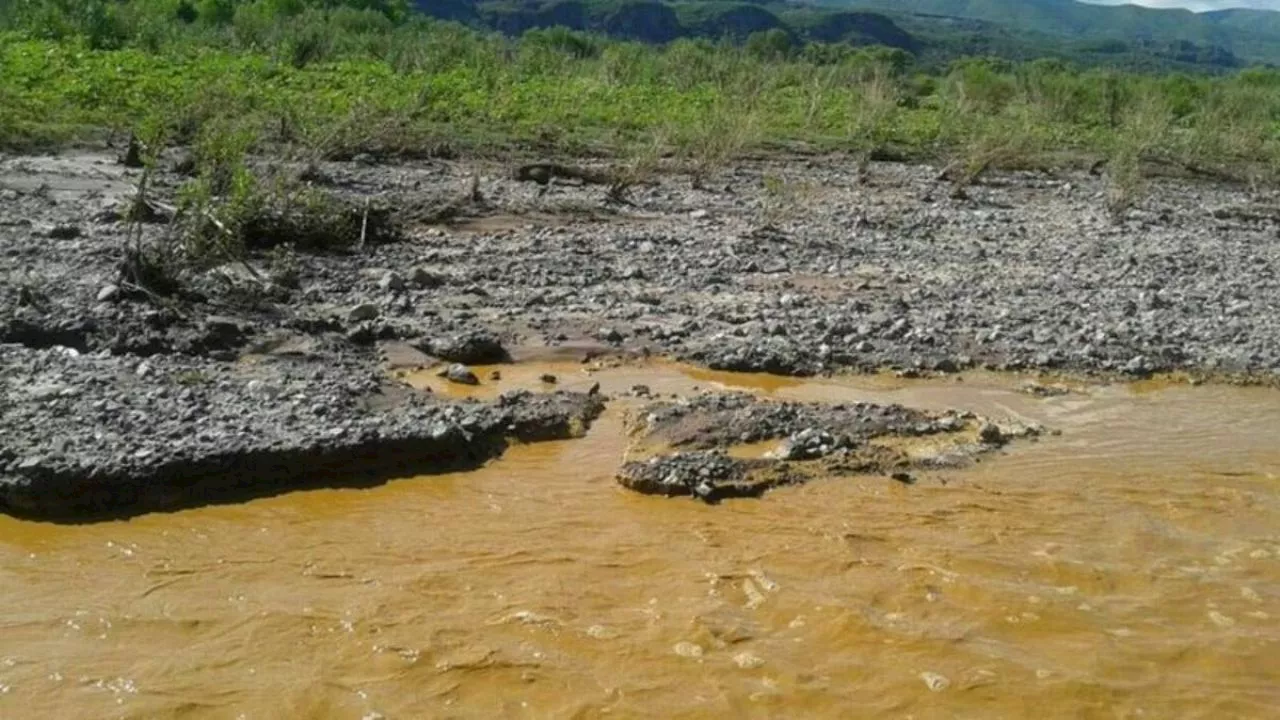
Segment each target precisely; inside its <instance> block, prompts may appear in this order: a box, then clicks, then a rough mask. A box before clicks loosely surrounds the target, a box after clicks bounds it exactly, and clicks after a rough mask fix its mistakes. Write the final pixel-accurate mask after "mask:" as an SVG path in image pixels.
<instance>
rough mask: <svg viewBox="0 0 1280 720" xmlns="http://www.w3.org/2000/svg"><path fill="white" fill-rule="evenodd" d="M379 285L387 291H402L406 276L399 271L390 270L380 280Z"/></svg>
mask: <svg viewBox="0 0 1280 720" xmlns="http://www.w3.org/2000/svg"><path fill="white" fill-rule="evenodd" d="M378 287H379V288H380V289H382V290H383V291H386V292H400V291H401V290H404V288H405V282H404V277H403V276H402V275H400V273H398V272H395V271H390V272H388V273H387V274H385V275H383V276H382V277H381V278H380V279H379V280H378Z"/></svg>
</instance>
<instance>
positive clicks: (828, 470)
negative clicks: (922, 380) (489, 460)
mask: <svg viewBox="0 0 1280 720" xmlns="http://www.w3.org/2000/svg"><path fill="white" fill-rule="evenodd" d="M628 424H629V431H630V434H631V435H632V436H633V437H635V438H636V441H637V442H636V444H635V445H633V447H632V448H631V450H630V452H629V454H630V455H633V456H637V455H639V456H644V455H647V456H648V457H641V458H640V459H632V460H630V461H628V462H627V463H625V464H624V465H623V466H622V468H621V469H620V470H619V472H618V482H619V483H620V484H622V485H623V486H624V487H626V488H629V489H632V490H635V491H637V492H642V493H646V494H650V495H692V496H695V497H698V498H700V499H702V500H705V501H707V502H711V503H714V502H717V501H719V500H721V499H724V498H728V497H757V496H759V495H762V494H763V493H765V492H766V491H768V490H770V489H772V488H774V487H778V486H781V485H791V484H797V483H801V482H804V481H806V480H808V479H810V478H813V477H831V476H840V475H851V474H888V475H891V476H892V477H893V478H894V479H895V480H897V481H899V482H904V483H911V482H914V478H913V477H912V475H911V474H910V472H909V470H912V469H916V468H939V467H951V468H954V467H963V466H964V465H966V464H968V463H970V462H971V461H973V460H974V459H976V458H977V457H979V456H981V455H984V454H986V453H988V452H990V451H992V450H995V449H997V448H999V447H1001V446H1003V445H1004V444H1005V443H1007V442H1009V441H1011V440H1013V439H1014V438H1015V437H1035V436H1038V435H1040V434H1041V433H1042V432H1043V428H1040V427H1038V426H1034V425H1021V426H1012V425H1010V426H1007V427H1001V426H1000V425H998V424H996V423H993V422H990V421H988V420H984V419H982V418H979V417H977V416H976V415H974V414H973V413H969V412H963V413H959V412H950V413H938V414H934V413H927V412H923V411H920V410H913V409H911V408H907V407H903V406H901V405H877V404H872V403H835V404H829V403H815V402H810V403H798V402H777V401H768V400H761V399H759V398H758V397H756V396H755V395H751V394H749V393H741V392H739V393H706V394H703V395H700V396H697V397H695V398H692V399H688V400H682V401H661V402H657V403H653V404H651V405H648V406H645V407H642V408H640V409H638V410H636V411H634V412H633V413H631V414H630V416H629V423H628ZM769 441H777V443H776V445H775V446H774V447H772V448H768V449H765V450H764V451H763V452H759V451H760V450H761V449H762V448H761V445H762V444H764V443H767V442H769ZM735 448H744V449H745V450H746V451H747V452H746V455H747V456H746V457H738V456H734V455H733V454H732V452H733V450H734V449H735Z"/></svg>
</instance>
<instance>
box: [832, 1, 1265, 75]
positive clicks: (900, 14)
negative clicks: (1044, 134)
mask: <svg viewBox="0 0 1280 720" xmlns="http://www.w3.org/2000/svg"><path fill="white" fill-rule="evenodd" d="M821 4H822V5H824V6H826V7H830V8H842V9H843V8H855V9H860V10H872V11H877V12H883V13H885V14H887V15H889V16H890V17H893V18H894V19H896V20H898V21H899V22H902V21H903V20H904V19H905V18H910V17H915V18H916V24H917V25H919V24H921V23H924V24H926V25H928V24H933V25H938V24H940V23H942V22H944V19H946V18H963V19H970V20H982V21H987V22H991V23H996V24H998V25H1000V26H1002V27H1003V28H1005V29H1007V30H1009V31H1013V32H1019V33H1021V32H1034V33H1040V34H1043V35H1046V36H1056V37H1058V38H1062V39H1066V40H1069V41H1071V42H1075V43H1084V44H1086V45H1087V44H1096V43H1100V42H1103V41H1111V42H1115V41H1119V42H1124V43H1127V44H1131V45H1142V44H1147V45H1149V46H1150V45H1154V46H1162V47H1179V46H1185V44H1186V43H1193V44H1195V45H1196V46H1198V47H1200V48H1201V49H1202V51H1203V50H1204V49H1211V48H1216V49H1217V52H1216V53H1212V52H1211V53H1210V54H1217V55H1220V56H1223V57H1225V56H1226V55H1228V54H1230V55H1235V56H1237V57H1239V58H1241V59H1242V60H1243V61H1245V62H1269V63H1280V12H1271V11H1265V10H1222V11H1217V12H1208V13H1193V12H1191V11H1190V10H1183V9H1157V8H1147V7H1140V6H1137V5H1092V4H1088V3H1084V2H1077V1H1076V0H821ZM907 24H910V23H907Z"/></svg>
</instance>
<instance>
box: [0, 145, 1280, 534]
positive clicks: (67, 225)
mask: <svg viewBox="0 0 1280 720" xmlns="http://www.w3.org/2000/svg"><path fill="white" fill-rule="evenodd" d="M315 170H316V172H320V173H323V174H324V176H325V177H326V178H327V179H328V181H329V183H328V184H327V186H326V187H327V188H328V189H330V190H332V191H333V192H335V193H337V194H339V195H341V196H343V197H344V198H345V199H347V200H354V201H357V202H363V200H365V199H367V198H372V197H374V196H378V197H380V198H393V199H395V202H396V203H398V204H397V205H396V208H397V215H398V217H399V219H400V220H401V222H402V223H404V225H405V230H406V240H405V241H404V242H397V243H386V244H375V243H371V244H369V245H368V246H367V247H364V248H362V249H361V250H360V251H359V252H354V253H345V254H342V253H331V254H318V255H308V254H301V253H299V254H296V255H293V256H292V257H290V258H288V259H289V261H290V267H288V268H287V269H282V268H280V267H277V266H276V265H277V264H278V261H279V259H280V258H279V257H276V256H274V255H273V256H268V255H266V254H262V255H253V256H251V257H249V258H248V259H247V262H246V263H231V264H228V265H225V266H222V267H218V268H213V269H211V270H208V271H205V272H201V273H192V274H190V275H189V276H188V277H185V278H184V279H183V291H182V293H181V294H180V295H179V296H178V297H176V298H174V299H173V300H170V301H165V302H157V301H156V300H155V299H154V298H151V297H149V296H147V295H146V294H145V293H141V292H139V291H138V290H137V289H136V288H133V287H131V286H130V285H128V283H125V282H123V281H122V278H121V276H120V273H119V271H118V269H119V265H120V262H121V259H122V248H123V246H124V241H125V237H126V232H127V228H126V226H125V224H124V223H123V222H121V220H120V218H121V214H120V212H119V208H120V207H125V206H127V205H126V201H127V200H128V199H129V198H130V196H131V193H132V189H133V183H134V182H135V181H136V180H137V179H138V173H139V172H140V171H138V170H131V169H127V168H123V167H120V166H118V165H116V164H115V163H114V161H113V160H112V159H111V158H109V157H108V156H105V155H102V156H98V155H92V154H70V155H64V156H42V157H10V158H0V196H2V197H3V202H0V373H2V376H3V378H4V380H3V382H4V386H3V387H4V395H3V398H2V404H0V498H3V499H0V506H3V507H5V508H7V509H9V510H11V511H14V512H22V511H30V512H33V513H35V512H37V511H39V512H50V513H55V512H56V511H57V509H58V507H62V508H63V509H64V510H66V511H67V513H68V514H75V513H76V512H88V511H100V510H104V509H106V508H107V507H108V506H110V507H112V508H116V509H119V508H120V507H123V506H125V505H128V504H129V503H130V502H132V503H135V504H138V505H139V506H141V505H145V504H146V503H148V502H153V503H158V504H160V505H164V504H165V503H170V504H172V503H180V502H191V501H192V500H193V495H192V493H191V492H187V493H186V494H185V496H184V497H178V498H173V497H170V496H171V495H174V494H175V493H176V494H177V495H179V496H183V495H184V493H183V492H181V491H179V490H176V489H175V488H173V487H168V488H167V489H165V490H164V491H163V492H161V491H159V490H157V491H156V492H154V493H151V496H150V497H149V498H148V497H145V496H146V495H147V493H144V492H142V491H141V490H136V489H137V488H143V487H150V484H149V483H151V481H152V480H154V479H155V478H158V477H162V476H163V473H160V474H157V472H158V471H155V470H154V469H155V468H157V467H168V466H167V465H165V463H166V462H169V461H170V460H173V459H174V458H187V460H186V462H188V463H189V464H190V463H195V462H197V461H201V462H203V461H205V460H209V459H210V458H222V459H223V460H226V459H228V458H237V457H238V458H240V459H241V460H243V459H244V458H247V457H250V456H253V457H257V458H259V459H261V458H263V457H270V456H267V455H261V454H258V455H255V454H254V453H265V452H271V453H276V454H277V455H276V456H278V457H284V456H283V455H280V453H295V454H301V455H303V456H305V455H307V453H311V454H312V455H317V453H319V451H320V450H321V449H324V448H344V447H345V448H347V449H348V450H350V449H351V448H353V447H357V446H359V447H364V446H363V445H359V443H363V442H365V439H366V438H371V437H373V436H374V435H376V436H378V437H388V438H406V437H415V438H416V437H419V436H420V434H421V433H424V432H427V433H429V429H430V428H432V427H436V426H437V425H438V424H439V423H454V424H456V425H457V426H458V427H462V426H463V421H464V420H468V419H470V420H469V422H470V423H471V424H473V425H476V426H477V427H480V428H497V427H498V426H500V425H501V424H502V422H505V417H506V415H505V414H504V413H507V412H508V411H509V410H510V408H506V409H503V408H499V407H498V406H497V405H496V404H491V405H493V406H492V407H489V406H488V405H486V404H484V403H473V404H460V403H446V402H441V401H438V400H434V399H431V398H416V399H412V400H403V399H397V400H396V401H395V402H390V401H389V400H387V398H388V397H390V396H396V397H397V398H398V397H399V394H401V391H400V390H389V389H388V386H387V383H386V380H385V377H384V374H383V370H382V368H381V366H380V363H379V360H378V346H379V344H380V343H382V342H384V341H391V340H394V341H401V342H407V343H409V344H411V345H413V346H414V347H416V348H418V349H420V350H422V351H423V352H424V353H426V354H428V355H431V356H433V357H435V358H437V359H439V360H441V361H444V362H448V363H461V364H476V365H481V364H491V363H496V362H503V361H507V360H509V359H510V357H511V355H512V354H513V353H514V352H515V351H517V350H519V349H521V348H525V347H529V346H557V345H564V346H569V347H597V348H600V349H599V350H598V351H599V352H619V353H622V352H628V353H630V352H644V353H651V354H657V355H665V356H668V357H673V358H677V359H681V360H685V361H689V362H693V363H698V364H701V365H704V366H707V367H710V368H714V369H725V370H741V371H764V372H771V373H778V374H786V375H813V374H821V373H829V372H840V371H868V370H879V369H884V368H889V369H894V370H897V371H899V372H901V373H902V374H904V375H907V376H917V375H924V374H930V373H953V372H958V371H963V370H965V369H967V368H972V367H989V368H995V369H1007V370H1021V369H1028V370H1054V371H1060V372H1064V373H1079V374H1103V375H1106V376H1129V377H1143V376H1148V375H1151V374H1153V373H1160V372H1166V371H1184V372H1187V373H1189V374H1192V375H1194V376H1197V377H1200V378H1205V379H1210V380H1213V379H1229V378H1242V377H1243V378H1249V379H1252V380H1257V381H1262V382H1268V383H1274V382H1276V380H1277V379H1280V312H1277V309H1280V272H1278V270H1280V242H1278V241H1277V234H1276V228H1277V225H1278V224H1280V209H1278V207H1280V206H1278V205H1277V203H1275V202H1273V201H1270V200H1268V199H1267V198H1259V197H1255V196H1252V195H1251V194H1250V193H1249V192H1248V191H1247V190H1245V189H1243V188H1236V187H1229V186H1223V185H1210V184H1201V183H1192V182H1187V181H1180V180H1167V179H1166V180H1155V181H1153V184H1152V192H1151V193H1150V194H1149V195H1148V196H1147V197H1145V198H1143V199H1141V200H1140V202H1139V203H1138V204H1137V206H1136V208H1135V209H1133V210H1132V211H1130V213H1129V215H1128V217H1127V218H1125V219H1123V220H1122V221H1120V222H1115V221H1113V220H1112V219H1110V218H1109V217H1108V215H1107V212H1106V210H1105V208H1104V203H1103V201H1102V198H1103V196H1104V192H1105V179H1100V178H1094V177H1091V176H1088V175H1085V174H1074V173H1062V174H1059V175H1057V176H1054V175H1050V174H1044V173H1021V174H1011V175H1004V176H999V177H996V178H992V179H990V180H988V181H987V182H986V183H985V184H979V185H977V186H975V187H972V188H970V190H969V192H968V198H967V199H955V198H952V197H950V194H949V193H948V191H947V188H946V187H944V186H941V185H939V184H938V183H937V182H936V181H934V180H933V177H934V176H935V174H936V173H935V171H934V170H933V169H931V168H928V167H908V166H900V165H875V166H874V167H873V168H872V172H871V180H870V182H869V183H868V184H861V183H859V182H858V179H857V177H856V173H855V172H854V171H853V169H852V168H851V167H849V166H848V163H845V162H843V161H841V160H839V159H838V158H833V159H821V158H791V159H786V160H783V159H777V160H772V161H767V162H755V163H749V164H745V165H743V166H741V167H737V168H734V169H731V170H726V171H724V172H722V173H721V174H720V176H719V177H717V178H715V181H714V182H710V183H707V185H706V186H707V187H714V188H718V189H720V188H722V190H716V191H706V190H693V189H690V187H689V183H688V181H687V179H686V178H682V177H678V176H672V177H664V178H661V179H660V181H659V182H656V183H654V184H653V185H651V186H646V187H643V188H638V189H635V190H634V191H633V193H632V196H631V200H632V202H633V205H634V206H633V207H628V208H626V209H625V210H619V209H617V208H616V207H611V206H608V205H607V204H606V203H605V202H604V190H603V189H601V188H594V187H590V186H588V187H569V186H555V185H553V186H551V187H549V188H548V189H546V191H545V194H540V190H542V189H541V188H536V187H528V186H525V185H522V184H520V183H517V182H515V181H514V180H511V179H509V178H508V177H507V173H505V172H498V171H493V170H492V169H486V168H484V167H480V166H476V167H470V166H468V164H467V163H452V164H446V163H437V162H414V163H406V164H404V165H401V166H387V165H366V164H362V163H324V164H321V166H318V167H317V168H316V169H315ZM475 172H479V174H480V183H479V191H480V193H481V194H482V195H483V196H484V197H485V203H484V204H483V208H484V212H483V213H482V215H483V216H482V217H478V218H472V219H465V220H461V221H460V222H459V223H458V224H455V225H452V226H438V225H437V226H433V225H427V224H424V223H423V222H422V221H421V218H423V217H425V216H426V215H427V213H424V211H423V208H431V207H437V206H439V205H440V203H441V202H442V200H445V199H449V198H456V197H458V196H459V194H460V193H462V192H463V191H464V190H466V189H467V188H468V185H469V178H470V177H471V176H472V174H473V173H475ZM766 176H771V177H774V178H777V179H778V181H779V182H781V183H783V184H785V185H786V186H788V187H794V188H796V189H797V191H796V192H794V193H790V192H789V193H786V194H785V196H786V198H788V199H787V200H786V202H781V203H780V202H779V201H778V200H777V198H771V197H769V196H768V195H769V194H768V193H767V192H766V191H765V190H764V185H765V183H764V181H763V180H764V178H765V177H766ZM182 181H183V178H182V177H180V176H178V175H173V174H166V173H164V172H161V173H157V174H156V175H155V176H153V178H152V187H153V192H154V193H155V194H156V196H155V198H154V199H160V200H167V199H169V198H170V196H171V195H172V194H173V193H174V192H175V190H176V188H177V186H178V184H179V183H180V182H182ZM150 219H151V220H153V222H148V223H145V224H143V225H141V226H140V230H141V232H142V234H143V237H144V238H145V239H147V240H155V239H156V238H159V237H161V236H162V235H163V233H164V232H165V226H164V222H165V218H164V217H162V216H157V217H155V218H150ZM592 352H596V351H595V350H593V351H592ZM246 357H254V358H261V357H265V358H267V361H265V362H261V363H252V364H246V363H244V362H242V360H243V359H244V358H246ZM636 394H637V395H640V394H643V392H642V391H639V390H638V391H637V392H636ZM521 402H526V403H527V402H532V401H530V400H525V401H521ZM726 402H729V401H726ZM535 404H536V403H535ZM486 408H487V409H486ZM553 414H554V413H553ZM913 422H914V420H913ZM778 426H779V427H785V429H786V434H785V435H782V436H779V437H780V438H790V437H791V436H792V435H796V437H795V438H794V439H793V440H792V441H791V442H792V443H793V445H794V447H795V448H796V450H795V452H796V453H798V454H799V455H809V454H811V453H812V452H815V451H816V452H822V450H821V448H824V447H833V448H834V447H840V446H841V443H842V442H843V441H842V440H841V438H840V436H839V433H838V432H837V430H838V428H833V427H831V426H829V424H826V423H823V422H802V421H801V420H795V422H791V421H786V422H784V421H783V420H781V419H779V420H778ZM441 427H443V426H441ZM806 431H813V432H829V433H832V437H831V438H830V442H828V441H827V440H828V438H826V437H825V436H822V435H820V434H819V435H814V434H812V433H811V434H810V435H807V436H804V437H800V434H803V433H804V432H806ZM467 432H468V433H471V431H469V430H468V431H467ZM494 432H496V431H494ZM415 433H417V434H416V435H415ZM472 434H473V435H476V436H483V437H486V438H488V437H491V436H493V433H491V432H489V431H488V430H486V431H484V432H480V433H472ZM343 438H355V439H356V440H344V439H343ZM486 442H487V441H486ZM344 443H346V444H344ZM695 445H696V444H695ZM815 448H816V449H817V450H814V449H815ZM693 449H695V446H694V445H691V446H690V450H693ZM347 454H348V455H351V453H350V452H348V453H347ZM480 454H484V453H480ZM317 456H318V455H317ZM328 457H329V459H333V457H336V456H334V455H332V454H331V455H329V456H328ZM304 464H305V463H304ZM86 478H98V480H94V481H93V482H94V483H96V485H95V486H94V487H96V488H98V489H96V490H93V491H92V492H90V491H88V490H87V489H86V488H87V487H88V486H87V485H85V483H86V482H88V481H87V480H86ZM295 480H296V479H294V480H288V481H285V480H281V481H279V482H276V483H274V484H272V485H271V487H270V488H269V489H279V488H281V487H283V486H284V485H287V484H288V482H294V481H295ZM244 482H249V481H247V480H245V481H244ZM163 485H164V483H160V484H159V486H163ZM51 488H59V489H57V490H56V491H54V490H52V489H51ZM67 488H74V489H75V492H77V493H85V494H83V495H75V496H70V495H67V493H68V492H71V490H68V489H67ZM119 488H134V490H129V491H127V492H126V491H124V490H120V489H119ZM42 493H43V494H42ZM102 498H106V499H102ZM112 498H115V499H112ZM166 498H167V499H166ZM162 499H163V500H164V501H163V502H161V500H162Z"/></svg>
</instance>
